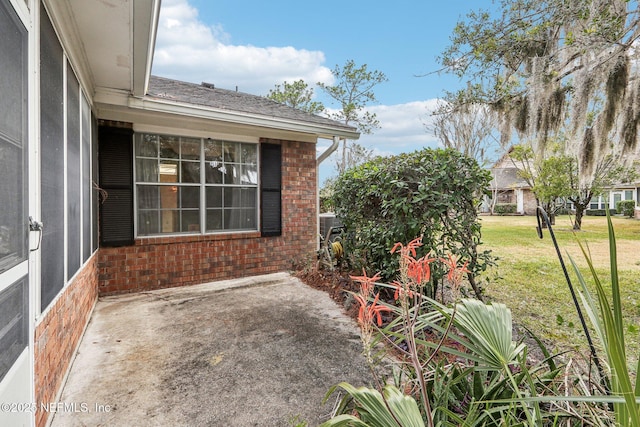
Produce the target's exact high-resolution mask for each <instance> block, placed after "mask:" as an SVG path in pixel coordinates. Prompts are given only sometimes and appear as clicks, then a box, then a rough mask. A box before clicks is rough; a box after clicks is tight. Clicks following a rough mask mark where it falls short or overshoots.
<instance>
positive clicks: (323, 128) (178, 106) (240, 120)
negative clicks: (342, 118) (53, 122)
mask: <svg viewBox="0 0 640 427" xmlns="http://www.w3.org/2000/svg"><path fill="white" fill-rule="evenodd" d="M96 97H97V94H96ZM127 106H128V107H129V108H132V109H138V110H144V111H153V112H158V113H171V114H179V115H184V116H189V117H199V118H204V119H209V120H218V121H221V122H230V123H233V124H241V125H249V126H259V127H266V128H275V129H280V130H289V131H294V132H300V133H311V134H315V135H318V136H319V137H325V138H327V137H334V136H340V137H344V138H347V139H358V137H359V134H358V133H357V132H354V131H348V130H346V129H344V128H343V127H338V126H335V127H334V126H330V125H320V124H315V123H308V122H300V121H294V120H290V119H283V118H278V117H270V116H263V115H259V114H252V113H244V112H241V111H230V110H223V109H219V108H213V107H207V106H199V105H192V104H182V103H179V102H171V101H162V100H155V99H154V100H152V99H148V98H129V101H128V104H127Z"/></svg>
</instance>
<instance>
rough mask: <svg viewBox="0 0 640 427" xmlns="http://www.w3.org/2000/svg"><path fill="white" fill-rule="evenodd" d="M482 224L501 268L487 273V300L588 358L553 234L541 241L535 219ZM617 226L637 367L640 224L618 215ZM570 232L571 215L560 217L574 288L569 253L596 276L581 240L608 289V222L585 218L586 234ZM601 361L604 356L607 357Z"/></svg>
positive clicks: (630, 349) (490, 219)
mask: <svg viewBox="0 0 640 427" xmlns="http://www.w3.org/2000/svg"><path fill="white" fill-rule="evenodd" d="M481 222H482V241H483V246H484V248H485V249H491V250H492V251H493V253H494V255H496V256H497V257H498V258H499V260H498V263H497V264H498V265H497V267H495V268H494V269H493V270H492V271H491V273H490V274H488V275H487V278H489V279H490V281H489V284H488V285H487V286H486V294H487V296H488V297H489V298H490V299H491V300H493V301H499V302H503V303H505V304H506V305H507V306H508V307H510V308H511V310H512V313H513V318H514V322H516V323H517V324H520V325H523V326H526V327H527V328H529V329H531V330H532V331H534V332H535V333H536V334H537V335H538V336H539V337H540V338H542V339H544V340H545V341H546V342H548V343H551V345H552V348H554V349H555V350H558V351H561V350H576V351H577V352H578V353H579V354H584V355H586V354H588V353H587V350H586V349H587V347H586V339H585V338H584V334H583V332H582V328H581V326H580V322H579V320H578V316H577V314H576V310H575V307H574V305H573V302H572V299H571V294H570V292H569V288H568V286H567V282H566V280H565V278H564V275H563V272H562V269H561V267H560V262H559V260H558V257H557V255H556V251H555V248H554V246H553V243H552V240H551V237H550V235H549V232H548V230H544V236H543V239H539V238H538V235H537V233H536V229H535V227H536V218H535V217H532V216H527V217H520V216H483V217H481ZM613 225H614V230H615V234H616V240H617V248H618V272H619V276H620V285H621V288H622V301H623V310H624V312H623V314H624V318H625V322H626V325H625V332H626V336H625V338H626V342H627V356H628V358H629V359H630V360H631V362H632V363H635V362H636V361H637V360H638V355H639V349H640V337H639V329H640V221H637V220H633V219H626V218H620V217H614V218H613ZM571 228H572V227H571V222H570V217H568V216H561V217H558V218H557V221H556V225H555V226H554V227H553V230H554V232H555V234H556V238H557V239H558V242H559V245H560V250H561V252H562V255H563V257H564V259H565V263H566V265H567V268H568V269H569V271H570V276H571V280H572V282H573V284H574V287H575V288H576V289H578V287H579V284H578V282H577V279H576V277H575V274H574V273H573V269H572V268H571V266H570V262H569V258H568V255H567V254H570V255H571V256H572V257H573V258H574V260H575V261H576V262H577V263H578V264H579V265H580V266H581V271H582V274H583V276H585V278H589V279H590V277H591V274H590V273H589V272H588V271H587V269H586V263H585V262H584V256H583V255H582V253H581V252H580V249H579V247H578V244H577V239H580V240H582V241H583V242H584V243H586V244H587V245H588V247H589V251H590V253H591V256H592V259H593V261H594V264H595V265H596V268H597V269H598V275H599V277H600V280H601V282H603V283H605V284H606V285H607V286H608V285H609V283H610V276H609V246H608V245H609V243H608V239H607V224H606V218H604V217H585V219H584V221H583V226H582V228H583V231H580V232H577V233H574V232H572V230H571ZM481 248H482V247H481ZM592 336H593V334H592ZM594 339H595V336H594ZM600 357H601V358H604V354H601V355H600ZM634 368H635V367H634Z"/></svg>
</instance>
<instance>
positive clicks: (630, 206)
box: [616, 200, 636, 218]
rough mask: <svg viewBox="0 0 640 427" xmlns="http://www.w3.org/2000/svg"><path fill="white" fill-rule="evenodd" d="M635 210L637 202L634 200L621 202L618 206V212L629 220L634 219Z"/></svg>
mask: <svg viewBox="0 0 640 427" xmlns="http://www.w3.org/2000/svg"><path fill="white" fill-rule="evenodd" d="M635 210H636V202H635V201H633V200H621V201H619V202H618V204H616V211H617V212H620V213H621V214H623V215H624V216H626V217H629V218H633V215H634V211H635Z"/></svg>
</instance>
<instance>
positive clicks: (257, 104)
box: [145, 76, 359, 139]
mask: <svg viewBox="0 0 640 427" xmlns="http://www.w3.org/2000/svg"><path fill="white" fill-rule="evenodd" d="M145 98H146V99H150V100H156V101H161V102H162V101H164V102H172V103H178V104H185V105H193V106H201V107H205V108H206V109H211V110H216V111H222V112H228V113H233V114H235V113H238V114H242V115H244V116H254V117H262V118H266V119H268V120H276V121H280V122H283V123H284V122H287V123H299V124H303V125H307V126H311V127H317V128H319V129H324V130H325V133H329V134H330V133H331V131H333V132H334V133H335V134H336V135H339V136H343V137H347V138H349V139H357V138H358V136H359V133H358V131H357V129H356V128H354V127H352V126H348V125H345V124H343V123H341V122H338V121H335V120H331V119H328V118H326V117H322V116H318V115H315V114H310V113H307V112H305V111H302V110H298V109H295V108H292V107H289V106H287V105H284V104H280V103H278V102H275V101H272V100H270V99H268V98H266V97H263V96H257V95H251V94H248V93H243V92H237V91H232V90H227V89H220V88H216V87H214V86H213V85H211V84H208V83H202V84H195V83H188V82H183V81H179V80H173V79H168V78H165V77H158V76H151V77H150V79H149V88H148V90H147V95H146V97H145Z"/></svg>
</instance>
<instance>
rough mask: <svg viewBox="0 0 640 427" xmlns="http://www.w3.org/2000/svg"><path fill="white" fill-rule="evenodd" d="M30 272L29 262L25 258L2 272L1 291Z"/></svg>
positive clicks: (0, 276)
mask: <svg viewBox="0 0 640 427" xmlns="http://www.w3.org/2000/svg"><path fill="white" fill-rule="evenodd" d="M28 273H29V263H28V262H27V261H26V260H25V261H22V262H21V263H19V264H17V265H15V266H13V267H11V268H10V269H8V270H7V271H3V272H2V273H0V279H1V280H0V292H2V291H4V290H6V289H8V288H10V287H11V286H12V285H13V284H15V283H16V282H17V281H18V280H20V279H22V278H23V277H24V276H26V275H27V274H28Z"/></svg>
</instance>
